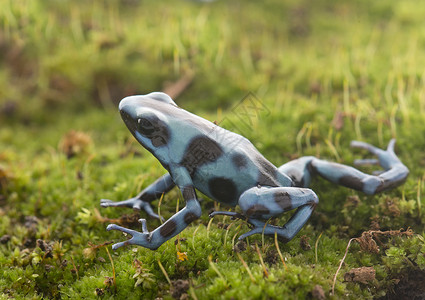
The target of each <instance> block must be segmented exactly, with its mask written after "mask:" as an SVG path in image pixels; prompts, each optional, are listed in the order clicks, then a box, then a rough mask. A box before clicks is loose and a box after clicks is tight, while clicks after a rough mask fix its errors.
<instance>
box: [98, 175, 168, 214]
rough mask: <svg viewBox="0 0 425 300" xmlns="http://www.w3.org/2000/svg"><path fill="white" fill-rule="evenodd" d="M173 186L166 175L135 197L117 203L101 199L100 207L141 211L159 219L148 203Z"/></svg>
mask: <svg viewBox="0 0 425 300" xmlns="http://www.w3.org/2000/svg"><path fill="white" fill-rule="evenodd" d="M174 185H175V184H174V181H173V179H172V178H171V176H170V174H168V173H167V174H165V175H164V176H161V177H160V178H158V179H157V180H156V181H155V182H154V183H152V184H151V185H150V186H148V187H147V188H146V189H144V190H143V191H142V192H140V193H139V194H138V195H137V196H136V197H133V198H131V199H128V200H124V201H118V202H114V201H111V200H108V199H101V200H100V205H101V206H102V207H111V206H113V207H116V206H124V207H130V208H134V209H138V210H142V209H143V210H144V211H146V213H147V214H148V215H149V216H151V217H154V218H156V219H159V216H158V215H157V214H156V213H154V211H153V209H152V207H151V205H150V202H152V201H154V200H156V199H159V198H160V197H161V196H162V195H163V194H165V193H167V192H168V191H170V190H171V189H172V188H173V187H174Z"/></svg>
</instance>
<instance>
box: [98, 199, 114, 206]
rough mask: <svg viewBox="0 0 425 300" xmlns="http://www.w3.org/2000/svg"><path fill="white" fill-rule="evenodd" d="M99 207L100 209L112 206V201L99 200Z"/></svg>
mask: <svg viewBox="0 0 425 300" xmlns="http://www.w3.org/2000/svg"><path fill="white" fill-rule="evenodd" d="M100 206H102V207H109V206H114V201H112V200H109V199H100Z"/></svg>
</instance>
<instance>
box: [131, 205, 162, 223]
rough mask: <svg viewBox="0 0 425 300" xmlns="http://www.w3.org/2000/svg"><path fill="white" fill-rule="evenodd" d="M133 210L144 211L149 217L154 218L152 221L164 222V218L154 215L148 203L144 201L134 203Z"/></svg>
mask: <svg viewBox="0 0 425 300" xmlns="http://www.w3.org/2000/svg"><path fill="white" fill-rule="evenodd" d="M133 208H135V209H139V210H144V211H145V212H146V213H147V214H148V215H149V216H150V217H152V218H154V219H158V220H161V221H164V218H163V217H162V216H160V215H158V214H156V213H155V212H154V211H153V209H152V206H151V205H150V203H149V202H146V201H141V202H139V203H136V204H135V205H134V206H133Z"/></svg>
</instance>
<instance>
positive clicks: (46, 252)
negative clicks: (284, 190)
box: [0, 0, 425, 299]
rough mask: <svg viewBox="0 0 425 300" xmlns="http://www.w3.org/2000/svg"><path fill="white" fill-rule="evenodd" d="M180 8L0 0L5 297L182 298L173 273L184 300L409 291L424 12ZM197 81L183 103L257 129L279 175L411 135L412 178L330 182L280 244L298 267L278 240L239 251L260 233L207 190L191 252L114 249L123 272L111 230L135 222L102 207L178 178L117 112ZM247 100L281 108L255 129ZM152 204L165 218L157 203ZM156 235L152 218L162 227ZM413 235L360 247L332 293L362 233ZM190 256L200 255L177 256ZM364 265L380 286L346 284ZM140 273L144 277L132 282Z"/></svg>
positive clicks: (354, 7)
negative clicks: (229, 214)
mask: <svg viewBox="0 0 425 300" xmlns="http://www.w3.org/2000/svg"><path fill="white" fill-rule="evenodd" d="M176 4H177V2H175V1H171V0H170V1H165V2H164V1H162V2H157V1H144V2H143V3H142V2H140V3H139V2H137V1H118V0H114V1H108V2H107V3H106V2H105V3H103V2H87V1H85V2H84V1H77V2H75V1H74V2H72V1H37V0H36V1H31V2H30V3H27V2H26V1H3V2H2V3H1V4H0V22H1V24H2V26H1V29H0V49H1V52H2V53H3V55H2V57H1V58H0V66H1V68H0V238H1V243H0V270H1V271H0V275H1V276H0V298H2V299H3V298H5V299H6V298H8V297H15V298H17V299H20V298H26V299H41V298H72V299H79V298H82V299H83V298H84V299H87V298H104V299H122V298H124V297H126V298H130V299H133V298H134V299H140V298H155V297H164V298H166V299H169V298H172V296H171V295H172V293H171V292H170V289H171V287H170V284H169V282H168V280H167V278H166V276H168V278H169V279H170V280H171V282H172V285H173V284H174V282H175V280H177V279H183V280H189V289H188V290H183V291H182V293H183V294H185V293H187V294H188V295H189V297H194V296H195V297H196V298H198V299H209V298H213V299H217V298H222V299H231V298H236V299H240V298H241V299H242V298H257V299H266V298H273V299H304V298H308V297H311V295H312V293H313V289H314V288H315V286H316V285H320V286H321V287H322V289H323V291H324V292H325V294H326V295H327V297H329V298H334V299H339V298H341V297H345V298H348V299H354V298H359V297H362V298H373V297H375V298H378V297H382V296H384V295H385V294H386V293H387V292H388V291H392V290H394V289H395V290H397V286H396V282H398V281H399V279H402V278H405V277H406V274H407V275H408V274H423V272H424V270H425V255H424V253H425V243H424V233H423V224H424V215H425V211H424V208H425V203H424V202H423V195H424V167H425V155H424V153H423V151H422V149H424V146H425V127H424V126H423V124H424V121H425V117H424V116H425V102H424V97H423V94H424V89H423V81H424V73H423V70H424V66H425V56H424V55H423V54H422V52H421V51H420V50H419V49H421V47H422V46H423V45H424V42H425V40H424V36H423V34H422V32H421V31H420V30H418V28H422V27H423V20H422V19H423V18H422V17H421V16H422V15H423V11H424V10H425V5H423V4H418V3H417V2H415V1H413V0H409V1H403V2H397V1H390V0H389V1H375V2H370V1H364V0H358V1H355V2H352V1H339V2H337V3H331V4H330V3H329V2H328V1H323V0H320V1H315V2H314V3H310V2H307V1H301V2H299V1H283V2H282V1H277V0H268V1H263V2H262V4H259V3H258V2H257V1H231V2H228V1H215V2H212V3H198V2H195V1H180V2H178V5H176ZM190 72H193V73H194V74H195V76H194V79H193V82H192V83H191V85H190V86H189V87H188V88H187V89H186V90H185V91H184V92H183V93H182V95H181V96H180V97H178V99H177V102H178V103H179V105H180V106H182V107H183V108H185V109H188V110H190V111H192V112H194V113H196V114H198V115H200V116H202V117H204V118H207V119H209V120H211V121H214V120H216V121H217V122H221V121H222V120H227V122H225V121H224V122H222V123H221V124H222V125H223V126H227V128H228V129H231V130H234V131H236V132H238V133H241V134H243V135H245V136H246V137H247V138H249V139H250V140H251V141H252V142H253V143H254V144H255V146H256V147H257V148H258V149H259V150H260V151H261V152H262V153H263V154H264V155H265V156H266V157H267V158H269V159H270V161H271V162H273V163H274V164H276V165H281V164H283V163H285V162H287V161H288V160H290V159H294V158H296V157H299V156H302V155H314V156H317V157H321V158H324V159H329V160H332V161H338V162H341V163H345V164H351V163H352V161H353V160H354V159H356V158H361V157H365V156H367V155H368V154H367V153H364V152H360V151H357V150H356V151H352V149H350V148H349V141H350V140H353V139H360V140H365V141H368V142H371V143H373V144H376V145H377V146H380V147H386V145H387V143H388V141H389V139H390V138H392V137H396V138H397V153H398V155H399V156H400V158H401V160H402V161H403V162H405V164H406V165H407V166H408V167H409V169H410V177H409V178H408V179H407V181H406V183H405V184H404V186H402V187H400V188H397V189H395V190H392V191H388V192H385V193H383V194H380V195H376V196H365V195H363V194H360V193H357V192H353V191H350V190H347V189H344V188H341V187H336V186H334V185H333V184H330V183H328V182H325V181H324V180H321V179H317V180H315V181H314V182H313V185H312V188H313V189H314V190H315V191H316V192H317V194H318V195H319V198H320V204H319V205H318V207H317V209H316V211H315V213H314V214H313V216H312V218H311V219H310V220H309V222H308V223H307V225H306V226H305V227H304V228H303V229H302V231H301V233H300V234H299V235H298V236H297V237H296V238H295V239H294V240H293V241H291V242H290V243H287V244H279V247H280V251H281V252H282V255H283V258H284V261H285V266H286V267H285V266H284V265H283V263H282V261H281V259H280V257H279V255H278V252H277V249H276V247H275V244H274V241H273V239H270V238H267V237H266V238H264V239H262V237H261V236H257V237H255V236H254V237H251V238H249V239H247V240H246V243H247V245H246V250H244V251H241V252H239V255H240V257H239V256H238V254H236V252H235V251H234V250H233V249H234V248H238V247H235V245H236V243H237V237H238V236H239V235H240V234H242V233H243V232H246V231H247V230H249V228H248V227H247V225H246V224H244V223H243V222H242V221H238V220H230V219H229V218H226V217H216V218H214V220H213V221H212V222H211V223H210V224H209V218H208V211H209V210H211V209H212V208H213V206H214V205H217V204H214V203H212V202H211V201H209V200H208V199H206V197H204V198H205V201H203V203H202V206H203V211H204V214H203V216H202V217H201V219H200V220H198V221H196V222H194V224H193V225H191V226H189V227H188V228H187V229H186V230H185V231H183V232H182V233H181V234H180V235H179V236H178V238H179V241H178V243H177V245H176V244H175V241H176V239H172V240H171V241H169V242H167V243H165V244H164V245H163V246H161V247H160V248H159V249H158V250H157V251H150V250H146V249H143V248H138V247H127V248H123V249H119V250H118V251H112V250H109V252H110V254H111V257H112V260H113V263H114V264H113V265H114V267H112V264H111V261H110V259H109V256H108V253H107V252H106V250H105V247H110V246H109V244H108V243H107V242H109V241H118V240H123V239H125V237H124V236H123V235H122V234H121V233H119V232H107V231H106V230H105V227H106V225H107V224H108V223H109V222H112V221H117V220H116V219H118V218H120V217H121V216H123V215H124V214H132V213H134V212H132V211H131V210H128V209H124V208H117V209H112V208H108V209H103V208H100V206H99V199H101V198H109V199H112V200H122V199H127V198H129V197H132V196H134V195H136V194H137V193H138V192H139V191H140V190H141V189H143V188H145V187H147V186H148V185H149V184H150V183H151V182H152V181H154V179H156V178H157V177H159V176H160V175H162V174H163V173H164V171H163V169H162V167H161V166H160V164H159V163H158V162H157V161H156V159H155V158H154V157H153V156H151V155H150V154H149V153H148V152H147V151H145V150H143V149H142V148H141V147H140V146H139V145H138V144H137V143H136V142H135V141H134V140H133V139H132V138H131V137H130V134H129V132H128V131H127V129H126V128H125V126H124V125H123V123H122V121H121V120H120V117H119V114H118V113H117V112H116V104H117V102H118V101H119V99H121V98H122V97H124V96H126V95H129V94H137V93H148V92H151V91H155V90H162V89H163V88H164V87H165V86H166V83H167V82H172V81H176V80H178V79H179V78H181V77H182V76H184V75H185V74H188V73H190ZM248 92H253V93H254V94H255V95H256V96H257V97H258V99H259V100H260V101H261V102H262V104H263V105H264V106H265V107H266V108H267V109H266V111H265V112H264V113H262V114H260V115H259V116H258V118H256V119H255V120H254V122H253V124H252V126H251V127H249V128H248V130H247V128H246V126H245V125H244V124H245V123H244V122H243V121H244V120H243V119H241V115H240V114H238V111H237V110H236V111H235V110H234V109H233V108H235V106H236V105H237V103H239V101H240V100H241V99H243V97H245V96H246V95H247V94H248ZM72 130H74V131H78V132H82V133H85V134H86V137H87V139H88V141H89V142H88V144H87V146H86V147H84V151H80V152H78V153H76V154H75V156H74V157H72V158H68V157H69V156H70V155H69V153H66V152H65V153H64V152H63V150H62V147H61V146H60V145H62V143H63V139H64V138H65V137H66V135H67V133H69V132H70V131H72ZM362 170H364V171H365V172H368V173H370V172H372V171H373V170H374V169H373V168H370V167H365V168H364V169H362ZM179 198H180V201H179V202H178V199H179ZM178 203H179V206H180V207H182V202H181V196H180V193H179V191H177V190H173V191H172V192H170V193H169V194H168V195H167V196H166V197H165V198H164V199H163V201H162V203H161V206H160V213H161V215H162V216H164V217H165V218H169V217H170V216H171V215H172V214H173V213H174V212H175V211H176V206H177V204H178ZM153 205H154V207H155V209H157V207H158V201H156V202H154V203H153ZM221 208H223V207H221ZM225 209H227V208H225ZM139 216H140V217H145V214H144V213H143V212H141V213H139V214H137V213H135V215H132V216H130V217H129V218H127V219H126V220H127V222H129V223H130V225H129V226H133V228H137V229H138V228H139V227H138V226H137V224H135V223H131V222H132V220H137V218H138V217H139ZM288 218H289V216H283V217H282V218H281V219H280V220H279V224H283V223H284V221H285V220H288ZM114 219H115V220H114ZM123 220H124V219H121V221H123ZM220 223H222V224H220ZM223 224H224V225H226V226H224V225H223ZM159 225H160V222H159V221H156V220H151V219H149V220H148V227H149V229H153V228H156V227H157V226H159ZM408 227H410V228H411V229H412V230H413V232H414V233H415V234H414V235H413V236H411V237H407V236H403V235H402V236H396V235H393V236H388V235H387V236H383V237H380V238H379V241H378V240H377V239H375V242H376V245H377V246H378V247H379V251H378V252H377V251H367V250H366V248H364V247H363V246H362V244H361V243H359V242H356V241H354V242H352V244H351V246H350V248H349V250H348V254H347V257H346V259H345V264H344V265H343V267H342V269H341V271H340V272H339V275H338V277H337V281H336V285H335V295H334V296H331V295H330V291H331V288H332V281H333V278H334V275H335V273H336V270H337V268H338V265H339V263H340V260H341V258H342V257H343V256H344V253H345V250H346V247H347V244H348V241H349V240H350V239H351V238H353V237H360V236H361V234H362V232H365V231H368V230H370V229H374V230H377V229H378V228H380V229H381V230H382V231H387V230H398V229H400V228H404V229H407V228H408ZM302 235H305V236H306V237H307V238H310V239H309V240H308V241H307V242H308V243H309V244H310V246H311V248H310V249H309V250H306V249H307V248H308V247H307V248H306V247H305V245H304V246H301V242H302V239H303V238H302V237H301V236H302ZM38 240H39V241H38ZM43 241H44V242H43ZM316 242H317V248H316V247H315V245H316ZM104 243H107V244H106V245H105V244H104ZM255 243H256V244H257V245H258V247H259V249H260V253H261V256H262V259H263V260H264V261H265V266H266V268H267V276H266V275H265V272H264V268H263V266H262V264H261V260H260V257H259V255H258V253H257V251H256V248H255ZM303 243H305V240H303ZM239 246H240V245H239ZM108 249H110V248H108ZM178 252H180V253H186V255H187V259H186V260H184V261H181V260H179V259H178ZM242 260H243V261H244V262H245V263H246V265H247V268H248V269H249V272H251V274H252V279H251V277H250V275H249V273H248V270H247V268H246V267H245V266H244V264H243V262H242ZM138 262H140V265H138ZM158 262H160V263H161V264H162V266H163V267H164V269H165V271H166V274H167V275H165V274H164V273H163V272H162V271H161V269H160V268H159V263H158ZM364 266H373V267H374V269H375V271H376V278H375V280H374V281H372V282H371V283H368V284H367V288H364V287H365V286H364V285H363V284H360V283H356V282H354V283H353V282H344V280H343V278H344V273H345V272H347V271H349V270H350V269H352V268H358V267H364ZM217 271H218V272H217ZM415 272H417V273H415ZM114 274H115V275H114ZM135 275H136V276H135ZM144 276H145V277H144ZM114 277H115V284H114V280H113V278H114ZM140 278H148V279H146V282H147V284H143V283H142V284H140V285H137V286H135V285H136V283H137V282H138V280H139V279H140ZM418 278H420V276H418ZM149 282H152V284H148V283H149ZM403 282H404V281H403V280H402V281H400V284H404V283H403ZM173 288H174V287H173Z"/></svg>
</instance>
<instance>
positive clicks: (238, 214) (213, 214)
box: [209, 211, 247, 221]
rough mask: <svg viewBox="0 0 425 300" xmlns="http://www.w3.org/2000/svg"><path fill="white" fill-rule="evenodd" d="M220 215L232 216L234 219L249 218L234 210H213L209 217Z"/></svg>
mask: <svg viewBox="0 0 425 300" xmlns="http://www.w3.org/2000/svg"><path fill="white" fill-rule="evenodd" d="M218 215H224V216H230V217H232V219H233V220H234V219H241V220H244V221H245V220H247V217H245V216H244V215H242V214H240V213H237V212H233V211H213V212H212V213H210V215H209V217H210V218H214V217H215V216H218Z"/></svg>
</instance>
